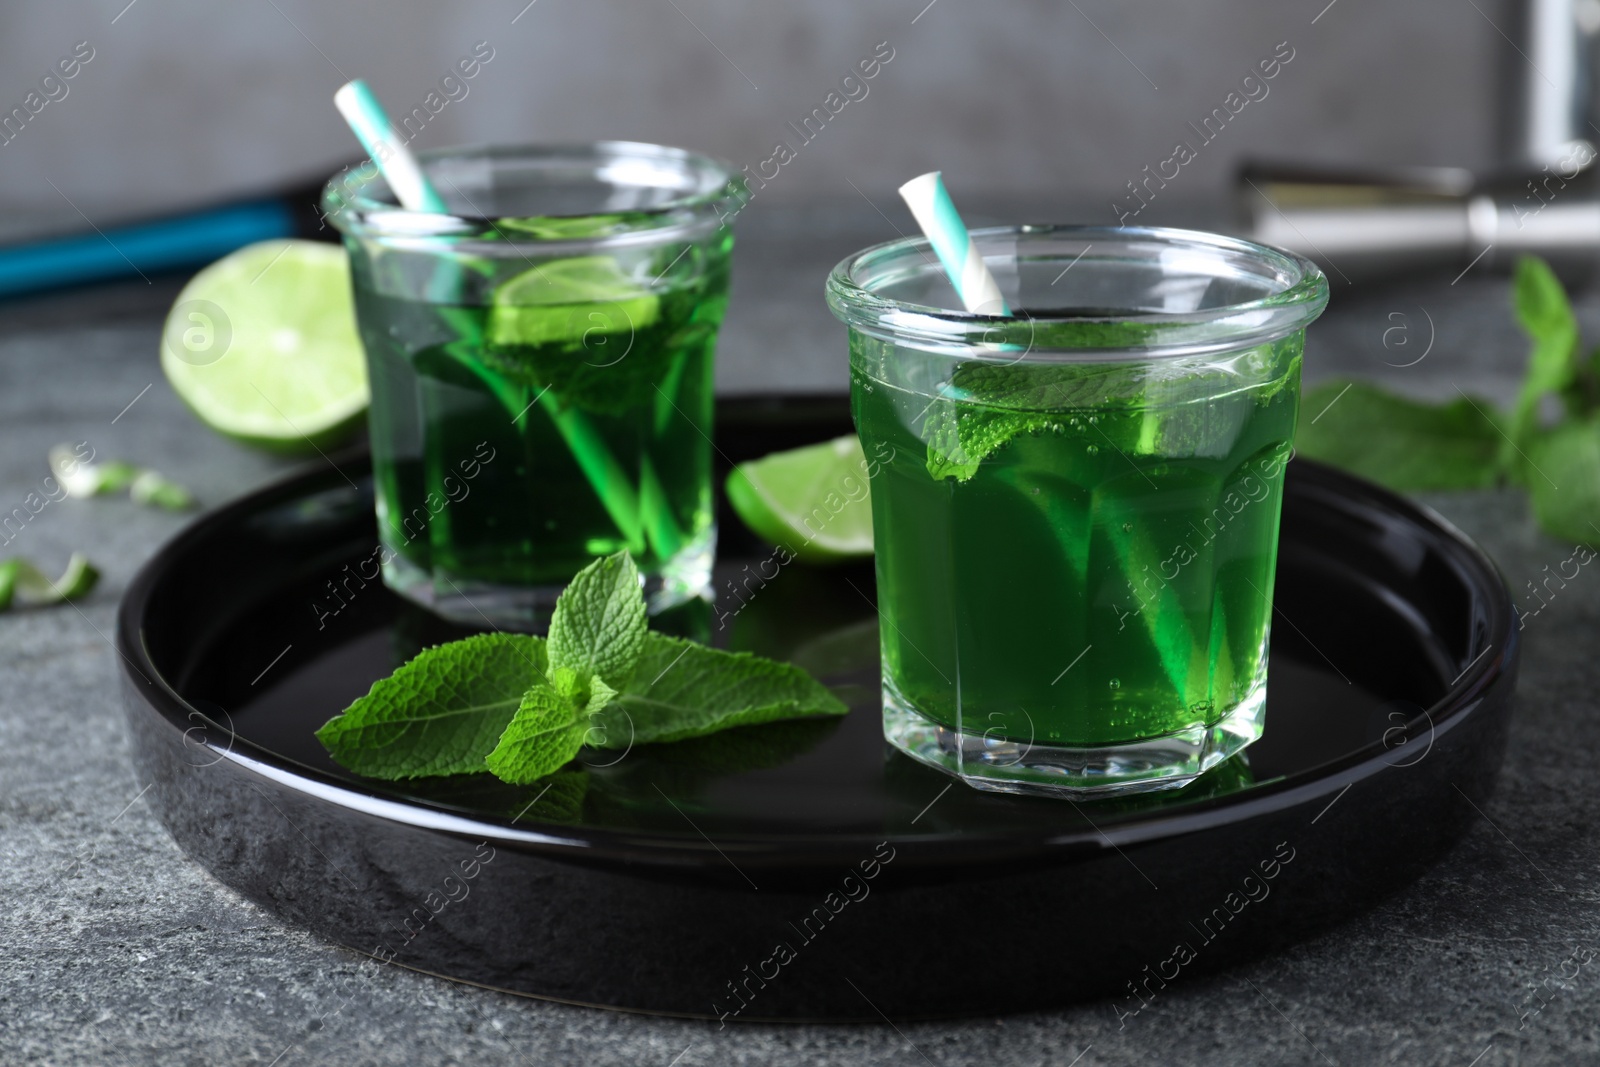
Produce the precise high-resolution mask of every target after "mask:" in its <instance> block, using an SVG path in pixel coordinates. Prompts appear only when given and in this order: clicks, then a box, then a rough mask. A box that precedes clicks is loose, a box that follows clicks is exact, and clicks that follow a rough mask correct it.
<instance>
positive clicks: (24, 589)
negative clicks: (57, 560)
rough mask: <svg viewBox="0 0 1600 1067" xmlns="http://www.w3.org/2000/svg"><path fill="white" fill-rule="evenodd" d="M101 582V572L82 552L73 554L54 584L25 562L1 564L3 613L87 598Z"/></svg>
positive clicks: (0, 609) (0, 588)
mask: <svg viewBox="0 0 1600 1067" xmlns="http://www.w3.org/2000/svg"><path fill="white" fill-rule="evenodd" d="M99 580H100V572H99V571H98V570H96V569H95V566H94V564H92V563H90V562H89V558H88V557H87V556H85V555H84V554H83V553H82V552H74V553H73V554H72V556H71V558H70V559H68V560H67V569H66V570H65V571H64V572H63V573H62V575H61V577H60V578H59V579H57V580H56V581H53V582H52V581H51V580H50V579H49V578H47V577H45V576H44V574H43V573H42V572H41V571H40V570H39V568H37V567H35V566H34V565H33V564H32V563H29V562H28V561H27V560H25V559H21V558H18V559H8V560H6V561H5V562H3V563H0V611H5V610H6V609H8V608H10V607H12V606H13V605H15V606H18V607H29V608H34V607H47V606H49V605H51V604H63V603H66V602H67V601H68V600H75V599H77V598H78V597H82V596H88V595H89V591H90V590H91V589H93V588H94V587H95V583H96V582H98V581H99Z"/></svg>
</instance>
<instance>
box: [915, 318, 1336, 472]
mask: <svg viewBox="0 0 1600 1067" xmlns="http://www.w3.org/2000/svg"><path fill="white" fill-rule="evenodd" d="M1153 330H1154V327H1151V326H1147V325H1143V324H1139V323H1107V322H1086V323H1072V324H1061V325H1057V326H1055V327H1051V328H1049V330H1048V332H1046V328H1045V327H1040V333H1039V336H1038V338H1036V341H1037V343H1039V344H1041V345H1044V344H1048V345H1049V346H1050V347H1053V348H1079V347H1082V348H1093V347H1097V346H1106V347H1112V346H1117V345H1119V344H1131V345H1133V346H1134V347H1135V348H1136V347H1137V342H1141V341H1144V340H1148V339H1149V338H1150V337H1151V336H1152V334H1153ZM1303 343H1304V342H1303V339H1302V338H1301V337H1300V336H1298V335H1297V336H1293V337H1286V338H1283V339H1282V340H1279V341H1277V342H1274V343H1272V344H1270V345H1258V346H1256V347H1254V348H1250V349H1246V350H1244V351H1242V352H1237V353H1233V354H1231V355H1228V356H1221V357H1218V356H1206V357H1195V358H1184V359H1169V360H1164V361H1158V362H1155V363H1150V362H1144V363H1139V362H1122V363H1042V362H1029V361H1025V360H1024V359H1022V358H1021V357H1020V356H1019V357H1018V358H1017V359H1016V360H1014V361H1012V362H1009V363H992V362H984V361H977V360H973V361H969V362H966V363H962V364H960V365H959V366H957V367H956V369H955V370H954V371H953V372H952V373H951V375H950V381H949V383H948V384H947V385H946V386H945V387H944V388H943V389H942V390H941V395H940V396H939V397H938V398H937V399H935V400H934V402H933V403H932V404H930V405H929V407H928V412H927V415H926V416H925V421H924V423H923V426H922V431H921V436H922V439H923V441H924V443H925V444H926V445H927V448H928V456H927V468H928V473H929V474H930V475H932V476H933V477H934V478H936V479H937V478H955V479H956V480H957V481H966V480H967V479H969V478H971V477H972V475H973V474H975V473H976V472H977V469H978V464H979V463H981V462H982V461H983V460H985V459H987V458H988V457H989V456H991V455H993V454H994V453H995V452H997V451H998V450H999V449H1001V448H1002V447H1004V446H1005V445H1006V444H1008V443H1009V442H1011V441H1012V440H1013V439H1015V438H1017V437H1021V436H1024V435H1028V434H1040V433H1057V432H1062V431H1063V430H1064V429H1067V428H1068V427H1071V428H1083V427H1087V426H1097V427H1099V429H1098V434H1097V435H1091V438H1090V440H1091V443H1093V444H1095V445H1096V447H1102V448H1103V447H1112V448H1117V449H1120V450H1122V451H1123V452H1125V453H1127V454H1129V455H1164V456H1185V455H1198V454H1202V453H1203V451H1204V449H1206V448H1207V447H1212V446H1215V445H1216V444H1217V443H1220V442H1223V441H1226V440H1231V437H1232V432H1231V429H1230V428H1229V427H1225V426H1223V427H1219V426H1215V425H1213V420H1215V419H1217V418H1226V417H1237V416H1238V413H1239V409H1237V407H1236V406H1233V407H1227V406H1220V407H1219V406H1218V405H1214V404H1209V403H1206V401H1208V400H1211V399H1213V398H1215V397H1219V396H1223V395H1226V394H1228V393H1233V392H1237V391H1240V390H1244V389H1251V390H1255V393H1254V395H1255V396H1256V397H1257V398H1258V399H1261V400H1265V399H1267V398H1269V397H1270V396H1272V395H1273V394H1274V393H1275V392H1276V391H1277V390H1279V389H1282V388H1284V387H1285V386H1287V385H1289V384H1290V383H1292V382H1296V381H1298V380H1299V379H1298V374H1299V363H1298V361H1299V358H1300V353H1301V349H1302V347H1303ZM1091 416H1092V418H1091ZM1080 420H1083V421H1081V422H1080ZM1085 432H1087V431H1085Z"/></svg>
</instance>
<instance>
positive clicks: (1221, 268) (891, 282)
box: [827, 226, 1328, 796]
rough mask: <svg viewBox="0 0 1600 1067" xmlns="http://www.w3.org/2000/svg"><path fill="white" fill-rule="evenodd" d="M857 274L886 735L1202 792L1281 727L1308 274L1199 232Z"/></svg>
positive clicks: (910, 249) (1009, 779) (1050, 244)
mask: <svg viewBox="0 0 1600 1067" xmlns="http://www.w3.org/2000/svg"><path fill="white" fill-rule="evenodd" d="M972 239H973V241H974V242H975V245H976V247H977V249H978V251H979V252H980V253H981V254H982V255H983V257H984V260H985V262H986V263H987V264H988V266H989V268H990V270H991V271H992V272H993V273H994V275H995V277H996V279H997V281H998V283H999V285H1000V288H1001V290H1002V291H1003V293H1004V295H1005V297H1006V302H1007V304H1008V305H1009V306H1010V307H1011V308H1013V309H1016V310H1014V311H1013V314H1012V316H1010V317H1005V318H999V317H989V316H983V315H972V314H968V313H966V312H964V311H952V310H949V309H950V308H951V307H959V304H958V303H957V302H956V300H955V294H954V291H953V290H952V289H951V288H950V284H949V282H948V281H946V279H945V275H944V274H943V272H942V271H941V269H940V267H939V264H938V262H937V261H936V260H935V259H934V257H933V256H932V255H931V253H930V252H929V248H928V243H927V241H926V240H924V239H921V238H918V239H914V240H903V241H896V242H892V243H890V244H885V245H879V246H877V247H874V248H869V249H867V250H866V251H864V252H861V253H859V254H857V255H855V256H852V257H851V258H849V259H847V260H846V261H844V262H843V263H841V264H840V265H839V266H838V267H836V268H835V269H834V271H833V273H832V275H831V276H830V277H829V279H828V291H827V294H828V303H829V306H830V307H831V308H832V310H833V312H834V314H835V315H836V316H838V317H839V318H840V319H841V320H843V321H844V322H845V323H846V324H847V325H848V326H849V333H850V373H851V402H852V407H853V411H854V415H855V423H856V428H857V430H858V432H859V433H860V436H861V440H862V445H863V446H864V448H865V450H866V455H867V456H868V457H872V459H873V462H872V463H871V470H872V472H873V476H872V479H871V487H872V521H873V540H874V542H875V545H876V550H877V578H878V608H879V614H880V621H881V626H880V633H881V643H882V654H883V706H884V733H885V736H886V737H887V738H888V740H889V741H890V742H891V743H892V744H893V745H895V746H896V747H898V748H899V749H901V750H902V751H904V752H906V753H907V754H909V755H911V756H913V757H915V758H917V759H919V760H922V761H923V762H925V763H928V764H931V765H933V766H935V767H938V768H941V769H943V770H946V771H948V772H950V773H953V774H956V775H959V776H960V777H961V778H962V779H964V780H965V781H967V782H968V783H969V784H970V785H973V786H975V787H977V788H979V789H988V790H995V791H999V792H1019V793H1043V794H1056V795H1068V796H1074V795H1081V794H1091V795H1093V794H1100V793H1105V792H1113V791H1116V792H1129V791H1138V790H1147V789H1160V788H1167V787H1174V786H1180V785H1183V784H1185V783H1187V782H1189V781H1191V780H1192V779H1194V778H1195V777H1196V776H1198V775H1200V774H1202V773H1204V772H1205V771H1206V770H1207V769H1208V768H1210V767H1212V766H1215V765H1216V764H1217V763H1220V762H1221V761H1222V760H1224V759H1227V758H1228V757H1229V756H1231V755H1233V754H1234V753H1236V752H1238V751H1239V750H1241V749H1242V748H1244V746H1246V745H1248V744H1250V743H1251V742H1252V741H1254V740H1256V739H1257V738H1258V737H1260V736H1261V732H1262V728H1263V723H1264V714H1265V707H1266V683H1267V637H1268V632H1269V629H1270V625H1271V621H1272V610H1273V609H1272V586H1273V573H1274V568H1275V563H1276V558H1277V543H1278V517H1279V510H1280V504H1281V499H1282V488H1283V471H1284V466H1285V464H1286V463H1287V461H1288V458H1289V454H1290V448H1291V443H1292V441H1293V438H1294V429H1295V420H1296V416H1297V409H1298V406H1299V394H1300V361H1301V350H1302V347H1303V345H1304V339H1305V328H1306V326H1307V325H1308V324H1309V323H1310V322H1311V321H1312V320H1313V319H1315V318H1316V317H1317V316H1318V315H1319V314H1321V312H1322V309H1323V307H1324V306H1325V305H1326V303H1327V300H1328V286H1327V281H1326V279H1325V278H1324V277H1323V276H1322V273H1321V272H1320V271H1319V270H1318V269H1317V268H1316V266H1315V265H1313V264H1312V263H1310V262H1309V261H1307V260H1304V259H1301V258H1299V257H1297V256H1293V255H1290V254H1288V253H1285V252H1280V251H1276V250H1273V249H1269V248H1265V247H1262V246H1260V245H1254V244H1250V243H1248V242H1245V241H1239V240H1234V239H1232V238H1225V237H1218V236H1213V235H1210V234H1203V233H1196V232H1191V231H1184V230H1163V229H1138V228H1131V227H1130V228H1119V229H1111V228H1088V227H1051V226H1026V227H1020V228H1001V229H989V230H978V231H975V232H974V233H973V235H972Z"/></svg>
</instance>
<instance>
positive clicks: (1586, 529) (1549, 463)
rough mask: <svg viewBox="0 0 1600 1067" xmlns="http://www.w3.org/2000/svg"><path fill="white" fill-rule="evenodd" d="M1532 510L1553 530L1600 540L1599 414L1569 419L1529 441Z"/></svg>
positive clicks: (1566, 536) (1559, 534)
mask: <svg viewBox="0 0 1600 1067" xmlns="http://www.w3.org/2000/svg"><path fill="white" fill-rule="evenodd" d="M1528 463H1529V470H1528V471H1527V487H1528V496H1529V497H1530V498H1531V499H1532V501H1533V514H1534V517H1535V518H1536V519H1538V522H1539V526H1540V527H1541V528H1542V529H1543V530H1544V531H1545V532H1546V533H1549V534H1553V535H1554V536H1556V537H1560V538H1563V539H1565V540H1570V541H1577V542H1580V543H1585V544H1594V543H1596V542H1600V419H1596V418H1591V419H1587V420H1584V421H1582V422H1567V423H1563V424H1562V425H1560V426H1557V427H1556V428H1555V429H1554V430H1551V431H1550V432H1549V433H1546V434H1542V435H1540V436H1539V437H1538V438H1536V439H1535V440H1534V441H1533V442H1531V443H1530V445H1529V447H1528Z"/></svg>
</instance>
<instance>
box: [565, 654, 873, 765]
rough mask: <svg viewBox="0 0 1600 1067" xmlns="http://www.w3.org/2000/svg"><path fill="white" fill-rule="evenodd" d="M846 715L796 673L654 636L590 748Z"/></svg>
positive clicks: (598, 719) (599, 722)
mask: <svg viewBox="0 0 1600 1067" xmlns="http://www.w3.org/2000/svg"><path fill="white" fill-rule="evenodd" d="M848 710H849V708H848V707H846V706H845V704H844V703H843V702H842V701H840V700H839V699H838V698H837V697H835V696H834V695H833V694H832V693H830V692H829V691H828V689H827V687H826V686H824V685H823V684H822V683H821V682H818V681H817V680H816V679H815V678H813V677H811V675H809V674H807V673H806V672H805V671H803V670H801V669H800V668H799V667H795V666H793V665H791V664H788V663H778V662H776V661H774V660H769V659H763V658H761V657H760V656H755V655H752V654H750V653H748V652H724V651H722V650H720V649H715V648H708V647H706V646H705V645H699V644H695V643H694V642H693V641H685V640H683V639H682V638H677V637H668V636H666V635H665V634H658V633H651V634H649V635H648V636H647V637H646V639H645V642H644V651H643V655H642V656H641V657H640V659H639V665H638V671H637V673H636V674H635V676H634V681H633V683H632V684H631V685H629V686H628V687H627V688H626V689H625V690H624V691H623V692H622V693H621V694H620V695H619V696H618V697H617V698H616V699H615V700H614V701H613V702H612V703H611V704H610V705H609V706H608V707H606V708H604V709H603V710H602V711H600V712H599V713H598V714H597V715H596V716H595V721H594V725H595V727H596V732H595V735H594V736H593V737H592V738H591V743H593V744H594V745H595V746H596V747H598V748H627V747H628V746H629V745H630V744H633V745H642V744H652V743H656V742H662V741H681V740H683V739H684V738H688V737H700V736H702V735H704V734H710V733H716V732H717V731H718V730H726V729H728V728H730V727H734V726H748V725H752V724H754V723H763V722H774V721H776V720H780V719H802V718H810V717H812V716H819V715H843V714H845V713H846V712H847V711H848Z"/></svg>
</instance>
